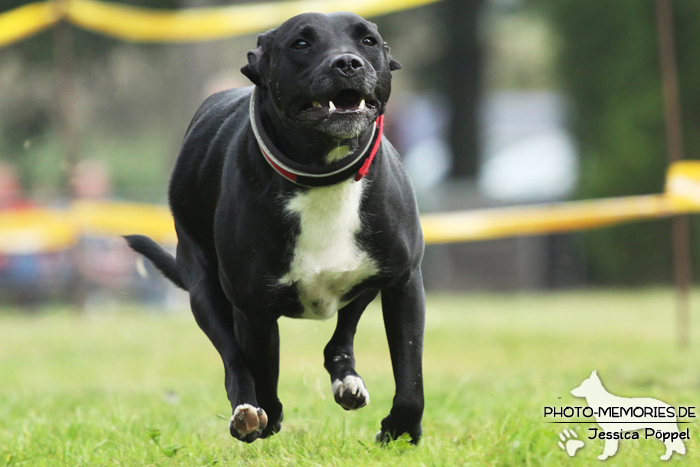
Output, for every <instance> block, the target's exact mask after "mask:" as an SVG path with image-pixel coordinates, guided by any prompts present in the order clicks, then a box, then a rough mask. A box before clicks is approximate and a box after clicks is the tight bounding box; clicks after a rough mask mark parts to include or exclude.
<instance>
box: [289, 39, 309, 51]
mask: <svg viewBox="0 0 700 467" xmlns="http://www.w3.org/2000/svg"><path fill="white" fill-rule="evenodd" d="M310 45H311V44H309V43H308V42H306V41H305V40H304V39H297V40H295V41H294V42H292V48H293V49H297V50H301V49H306V48H307V47H309V46H310Z"/></svg>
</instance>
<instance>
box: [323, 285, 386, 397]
mask: <svg viewBox="0 0 700 467" xmlns="http://www.w3.org/2000/svg"><path fill="white" fill-rule="evenodd" d="M377 292H378V291H377V290H367V291H365V292H363V293H362V294H360V296H359V297H357V298H356V299H355V300H353V301H352V302H350V303H348V304H347V305H345V306H344V307H343V308H341V309H340V310H339V311H338V322H337V324H336V326H335V332H334V333H333V336H332V337H331V340H330V341H328V344H327V345H326V348H325V349H324V351H323V357H324V364H323V365H324V366H325V367H326V370H328V373H329V374H330V375H331V384H332V385H333V386H332V387H333V396H334V397H335V401H336V402H337V403H338V404H340V406H341V407H342V408H344V409H345V410H355V409H359V408H361V407H364V406H365V405H367V404H369V392H368V391H367V388H366V387H365V382H364V381H363V380H362V378H361V377H360V375H358V374H357V372H356V371H355V351H354V349H353V341H354V338H355V331H357V323H358V322H359V321H360V317H361V316H362V313H363V312H364V311H365V308H367V305H369V303H370V302H371V301H372V300H374V297H376V296H377Z"/></svg>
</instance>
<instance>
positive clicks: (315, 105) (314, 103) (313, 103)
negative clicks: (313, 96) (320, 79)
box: [311, 101, 321, 107]
mask: <svg viewBox="0 0 700 467" xmlns="http://www.w3.org/2000/svg"><path fill="white" fill-rule="evenodd" d="M311 105H313V106H314V107H321V103H320V102H316V101H313V102H312V103H311Z"/></svg>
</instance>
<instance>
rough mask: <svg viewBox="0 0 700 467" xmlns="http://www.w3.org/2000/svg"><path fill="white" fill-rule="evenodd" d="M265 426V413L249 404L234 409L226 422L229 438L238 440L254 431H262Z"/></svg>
mask: <svg viewBox="0 0 700 467" xmlns="http://www.w3.org/2000/svg"><path fill="white" fill-rule="evenodd" d="M266 426H267V414H266V413H265V411H264V410H263V409H261V408H259V407H253V406H252V405H250V404H241V405H239V406H238V407H236V410H234V411H233V415H232V416H231V419H230V420H229V422H228V429H229V431H230V432H231V436H233V437H234V438H238V439H243V438H245V437H246V436H247V435H249V434H251V433H253V432H255V431H262V430H264V429H265V427H266Z"/></svg>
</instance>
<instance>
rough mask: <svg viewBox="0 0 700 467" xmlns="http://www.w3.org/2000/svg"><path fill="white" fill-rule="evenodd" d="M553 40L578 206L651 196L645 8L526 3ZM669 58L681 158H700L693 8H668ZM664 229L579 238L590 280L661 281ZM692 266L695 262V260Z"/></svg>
mask: <svg viewBox="0 0 700 467" xmlns="http://www.w3.org/2000/svg"><path fill="white" fill-rule="evenodd" d="M531 3H532V4H536V5H537V6H538V7H539V8H542V9H543V10H544V11H545V12H546V13H547V14H548V15H549V17H550V19H551V21H552V25H553V27H554V28H555V29H556V30H557V31H558V33H559V35H560V37H561V50H560V54H559V65H560V74H561V79H562V84H563V86H564V88H565V91H566V92H567V93H568V95H569V96H570V97H571V99H572V101H573V106H574V112H572V115H573V121H572V122H571V125H572V129H573V132H574V134H575V136H576V138H577V140H578V143H579V146H580V151H581V156H582V170H581V179H580V192H579V195H580V197H581V198H599V197H605V196H624V195H636V194H644V193H659V192H661V191H662V190H663V188H664V175H665V171H666V166H667V156H666V147H665V139H664V138H665V137H664V120H663V119H664V113H663V99H662V92H661V82H660V71H659V59H658V45H657V32H656V23H655V9H654V2H652V1H645V2H640V1H638V0H616V1H614V2H610V1H607V0H558V1H557V2H551V1H545V0H542V1H538V0H531ZM673 5H674V16H675V23H676V24H675V26H676V31H677V40H676V44H677V57H678V65H679V79H680V86H681V105H682V110H683V118H684V133H685V137H686V140H685V147H686V153H687V154H688V155H691V157H692V155H693V154H698V153H699V152H700V112H699V110H700V30H699V29H698V24H699V22H700V3H699V2H697V0H675V1H674V2H673ZM669 225H670V223H669V222H668V221H658V222H651V223H643V224H632V225H627V226H622V227H616V228H611V229H604V230H599V231H593V232H590V233H587V234H586V235H585V247H586V255H587V260H588V261H587V262H588V265H589V272H590V278H591V279H592V280H593V281H594V282H597V283H605V284H639V283H649V282H660V281H661V282H668V281H670V279H671V253H670V252H671V247H670V228H669ZM696 264H697V261H696Z"/></svg>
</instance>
